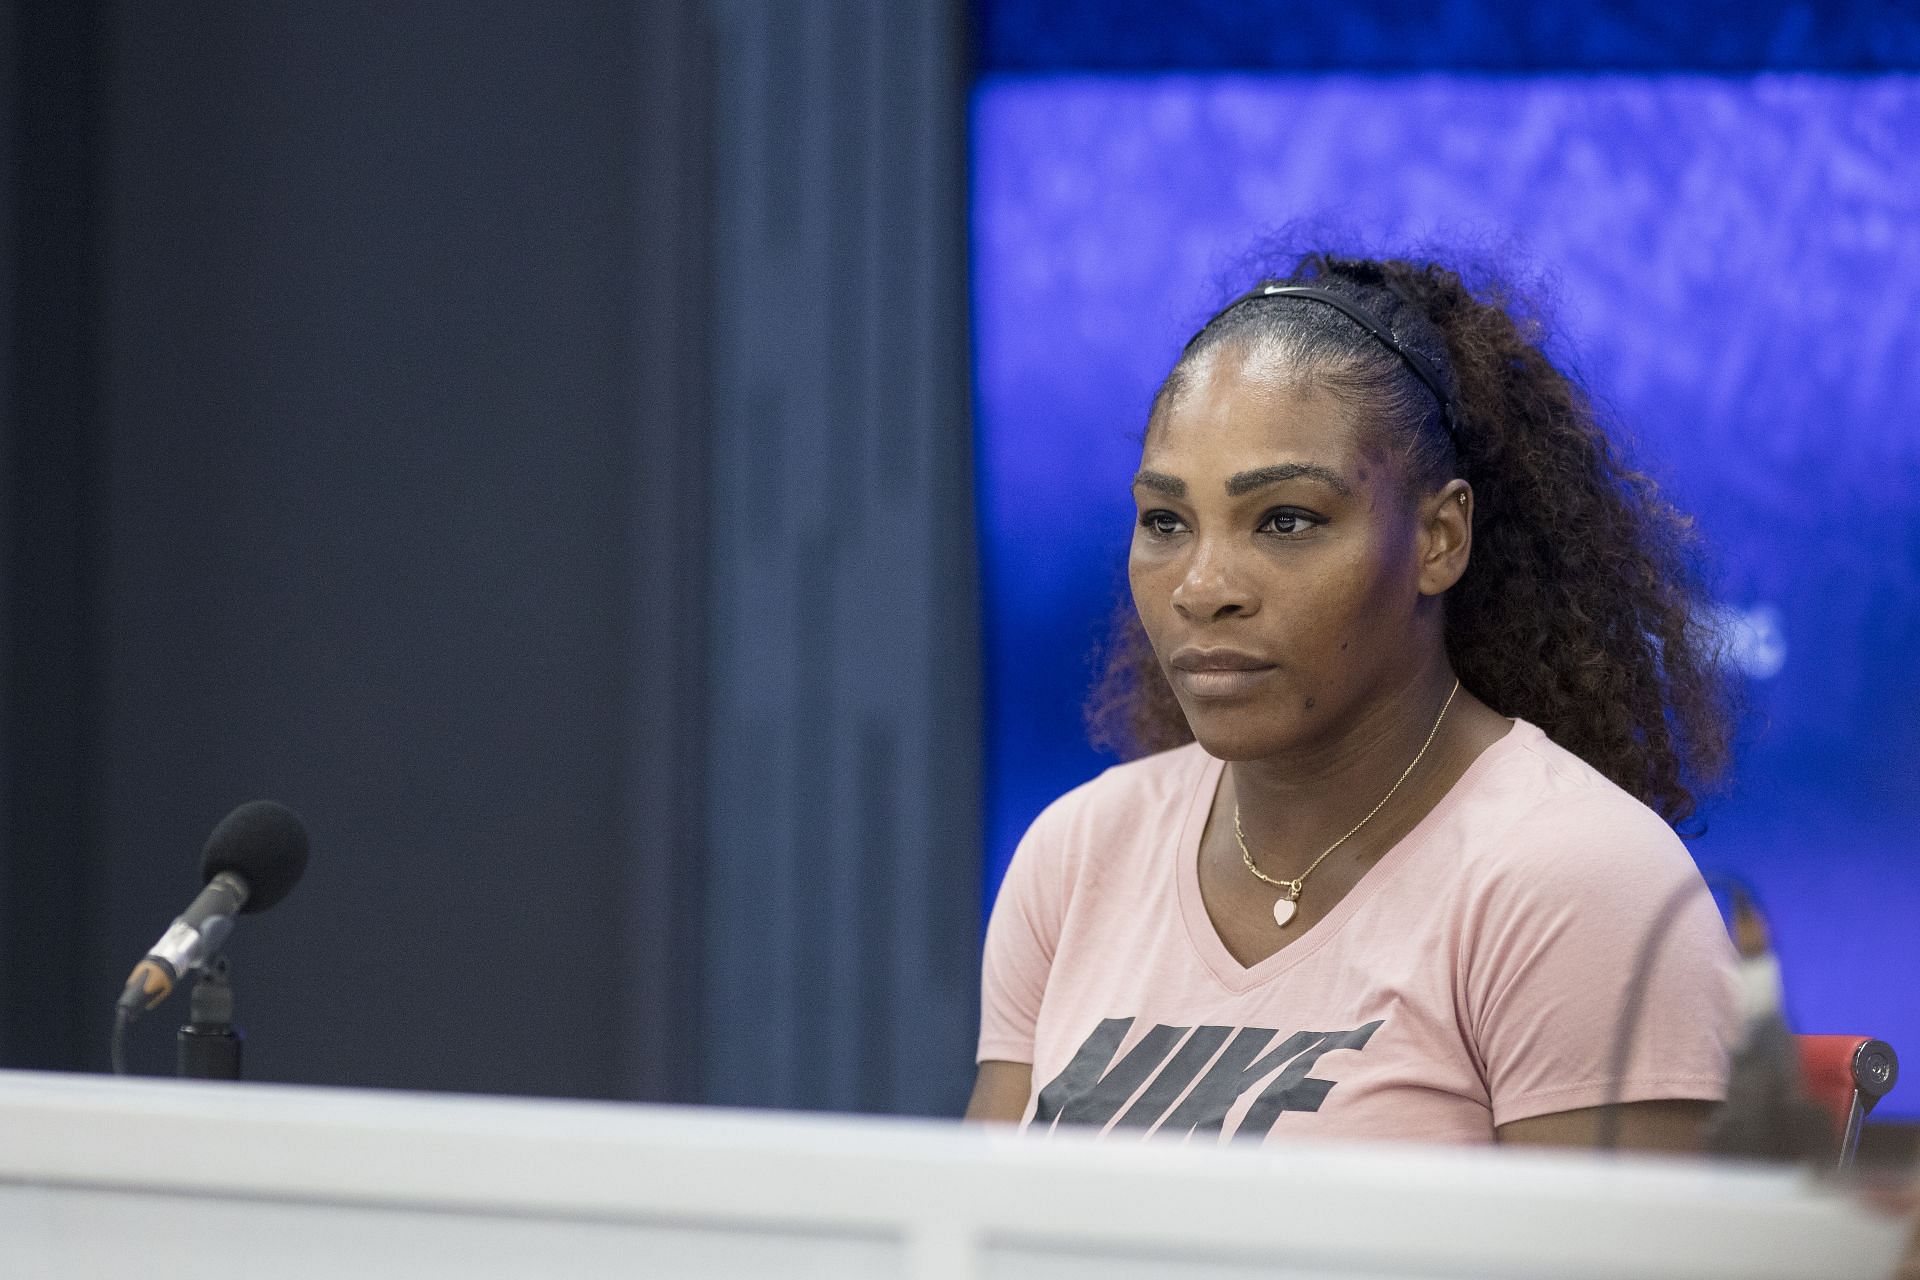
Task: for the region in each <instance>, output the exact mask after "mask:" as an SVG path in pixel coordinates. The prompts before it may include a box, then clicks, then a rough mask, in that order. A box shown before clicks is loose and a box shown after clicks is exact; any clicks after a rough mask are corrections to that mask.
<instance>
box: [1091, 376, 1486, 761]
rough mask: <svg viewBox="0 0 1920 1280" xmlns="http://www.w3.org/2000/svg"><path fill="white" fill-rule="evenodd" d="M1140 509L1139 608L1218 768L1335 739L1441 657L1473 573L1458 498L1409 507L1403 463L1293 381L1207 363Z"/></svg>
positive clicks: (1132, 576) (1185, 398)
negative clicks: (1456, 602) (1465, 580)
mask: <svg viewBox="0 0 1920 1280" xmlns="http://www.w3.org/2000/svg"><path fill="white" fill-rule="evenodd" d="M1456 485H1457V482H1456ZM1133 495H1134V500H1135V503H1136V506H1137V507H1138V512H1139V518H1138V520H1137V522H1136V523H1135V525H1134V530H1133V546H1132V551H1131V554H1130V555H1129V557H1128V562H1127V576H1128V580H1129V582H1130V583H1131V585H1132V588H1133V602H1134V607H1135V608H1136V609H1137V610H1138V611H1139V614H1140V620H1141V622H1142V624H1143V625H1144V626H1145V628H1146V632H1147V637H1148V638H1149V639H1150V640H1151V641H1152V642H1153V649H1154V653H1155V654H1156V655H1157V656H1158V657H1159V660H1160V665H1161V667H1162V669H1163V670H1165V672H1166V675H1167V679H1168V681H1169V682H1170V683H1171V684H1172V686H1173V691H1174V693H1175V695H1176V696H1177V697H1178V698H1179V700H1180V706H1181V708H1182V709H1183V710H1184V711H1185V712H1186V716H1187V722H1188V724H1189V725H1191V726H1192V728H1193V732H1194V736H1195V737H1196V738H1197V739H1199V741H1200V744H1201V746H1203V747H1204V748H1206V750H1207V751H1208V752H1209V753H1210V754H1212V755H1214V756H1216V757H1219V758H1222V759H1227V760H1251V759H1259V758H1262V757H1266V756H1271V755H1276V754H1280V753H1283V752H1287V751H1290V750H1295V749H1299V748H1303V747H1311V746H1313V745H1315V744H1316V743H1318V742H1320V741H1323V740H1330V739H1332V738H1334V737H1337V736H1338V735H1339V734H1340V733H1341V732H1342V731H1344V730H1345V729H1346V728H1347V727H1348V726H1350V725H1352V724H1354V723H1356V720H1357V718H1358V717H1359V716H1361V715H1363V714H1364V713H1365V712H1366V710H1367V709H1368V708H1369V707H1371V706H1373V705H1375V703H1376V702H1377V700H1378V699H1380V698H1382V697H1392V696H1393V695H1394V694H1395V693H1396V692H1397V691H1398V690H1399V689H1400V688H1401V687H1404V685H1406V684H1407V683H1408V682H1410V681H1411V680H1413V679H1415V678H1417V677H1418V676H1419V675H1420V674H1422V673H1423V672H1424V671H1425V670H1426V668H1427V664H1428V662H1429V660H1430V659H1431V658H1432V657H1433V656H1435V655H1437V653H1438V646H1440V645H1441V644H1442V638H1441V629H1440V617H1439V600H1438V596H1439V593H1440V592H1442V591H1444V590H1446V588H1447V587H1449V586H1451V585H1452V584H1453V581H1454V580H1455V579H1457V578H1458V577H1459V574H1460V571H1461V570H1463V569H1464V568H1465V563H1466V561H1465V548H1464V538H1465V536H1466V532H1465V525H1466V521H1465V518H1464V511H1462V512H1461V513H1458V514H1457V515H1456V514H1455V513H1450V512H1448V511H1447V510H1446V506H1447V504H1449V503H1453V502H1454V501H1455V498H1456V487H1455V485H1450V486H1448V488H1447V489H1446V490H1443V491H1441V492H1440V493H1438V494H1436V495H1433V496H1431V497H1428V498H1421V499H1417V498H1415V497H1414V496H1413V495H1412V494H1411V493H1410V490H1409V486H1408V481H1407V475H1406V470H1405V464H1404V462H1403V461H1402V460H1401V459H1400V458H1399V457H1398V456H1397V455H1395V454H1393V453H1390V452H1389V451H1388V450H1386V449H1384V448H1382V447H1380V446H1379V445H1378V444H1377V443H1375V442H1373V441H1371V440H1369V439H1368V438H1367V433H1365V432H1364V431H1363V430H1361V429H1359V427H1358V425H1357V424H1356V423H1355V421H1354V420H1353V416H1352V411H1351V410H1349V409H1348V408H1347V407H1346V406H1344V405H1342V404H1341V403H1340V402H1338V401H1336V400H1334V399H1333V398H1332V397H1330V396H1328V395H1327V394H1326V393H1325V392H1323V391H1318V390H1315V389H1313V388H1312V387H1311V386H1303V385H1302V384H1301V383H1300V382H1299V381H1298V380H1296V379H1291V378H1288V377H1287V376H1286V371H1285V370H1284V369H1275V368H1270V367H1264V366H1262V365H1258V364H1253V363H1249V362H1248V361H1247V360H1246V359H1245V358H1244V357H1243V355H1242V353H1240V352H1238V351H1236V350H1234V349H1231V348H1227V349H1222V350H1220V351H1218V352H1216V353H1214V354H1213V355H1212V356H1210V357H1203V358H1202V363H1201V364H1200V366H1199V367H1197V368H1196V369H1195V370H1193V376H1192V377H1191V378H1190V379H1189V380H1188V382H1187V384H1186V386H1185V387H1184V388H1183V389H1182V390H1181V391H1180V392H1179V394H1178V395H1176V396H1174V397H1172V398H1171V399H1170V401H1169V402H1168V403H1166V404H1164V405H1163V406H1162V409H1161V412H1160V415H1159V417H1158V418H1157V419H1156V420H1155V421H1154V423H1153V425H1152V427H1151V429H1150V430H1149V432H1148V436H1147V442H1146V448H1145V449H1144V451H1143V452H1142V455H1141V459H1140V473H1139V475H1138V476H1136V477H1135V479H1134V484H1133ZM1444 525H1453V526H1456V527H1455V528H1454V529H1453V530H1452V533H1451V535H1449V532H1448V530H1447V529H1446V528H1439V527H1437V526H1444ZM1436 533H1437V534H1438V540H1437V541H1436ZM1449 536H1452V537H1454V538H1455V539H1456V540H1458V541H1460V542H1461V543H1462V545H1460V546H1458V547H1449V546H1448V545H1447V541H1448V537H1449ZM1455 560H1457V562H1458V563H1457V566H1456V565H1454V564H1453V561H1455ZM1423 646H1432V648H1431V649H1423Z"/></svg>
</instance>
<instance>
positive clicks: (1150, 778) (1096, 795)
mask: <svg viewBox="0 0 1920 1280" xmlns="http://www.w3.org/2000/svg"><path fill="white" fill-rule="evenodd" d="M1215 763H1217V762H1215V761H1214V760H1213V758H1212V757H1211V756H1209V755H1207V754H1206V752H1204V751H1202V750H1201V749H1200V747H1199V746H1198V745H1197V744H1195V743H1188V744H1187V745H1185V746H1182V747H1175V748H1173V749H1172V750H1170V751H1161V752H1157V753H1155V754H1154V755H1150V756H1143V757H1141V758H1140V759H1138V760H1129V761H1127V762H1126V763H1124V764H1117V765H1114V766H1112V767H1111V768H1109V769H1107V770H1105V771H1103V772H1102V773H1100V774H1099V775H1098V776H1097V777H1094V778H1091V779H1089V780H1088V781H1086V782H1083V783H1081V784H1080V785H1079V786H1077V787H1075V788H1073V790H1071V791H1069V792H1067V793H1066V794H1065V795H1062V796H1061V797H1060V798H1059V799H1057V800H1055V801H1054V802H1053V803H1051V804H1049V805H1048V806H1047V807H1046V808H1045V809H1043V810H1042V811H1041V812H1040V816H1039V817H1037V818H1035V819H1034V820H1033V825H1032V826H1031V827H1029V828H1028V830H1027V838H1026V840H1025V841H1023V842H1022V843H1023V844H1024V845H1032V846H1035V847H1036V849H1044V850H1046V851H1048V852H1049V854H1050V855H1051V856H1053V857H1061V858H1066V859H1068V860H1073V859H1074V857H1075V855H1077V854H1078V853H1079V852H1080V851H1082V850H1084V849H1087V848H1090V847H1097V848H1101V849H1103V850H1105V849H1111V848H1113V847H1114V846H1115V845H1118V844H1125V843H1140V842H1142V841H1143V840H1144V841H1145V842H1148V843H1152V842H1156V841H1157V840H1158V839H1159V838H1160V837H1161V836H1163V835H1166V834H1169V833H1172V832H1174V831H1177V830H1178V828H1179V826H1180V824H1181V822H1182V821H1183V819H1184V818H1185V816H1186V812H1187V809H1188V808H1189V807H1190V806H1191V804H1192V802H1193V798H1194V795H1195V793H1196V790H1197V788H1198V787H1199V784H1200V782H1201V780H1202V778H1203V777H1204V776H1205V774H1206V771H1207V770H1208V768H1209V767H1210V766H1212V765H1214V764H1215Z"/></svg>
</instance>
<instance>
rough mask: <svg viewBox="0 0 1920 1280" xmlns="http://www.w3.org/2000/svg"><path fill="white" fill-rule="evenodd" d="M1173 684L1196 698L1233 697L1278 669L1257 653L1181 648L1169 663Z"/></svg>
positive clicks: (1249, 688) (1246, 690)
mask: <svg viewBox="0 0 1920 1280" xmlns="http://www.w3.org/2000/svg"><path fill="white" fill-rule="evenodd" d="M1167 666H1168V667H1169V668H1170V669H1171V673H1172V676H1173V682H1174V684H1175V685H1176V686H1178V687H1179V688H1181V689H1182V690H1184V691H1186V692H1187V693H1189V694H1191V695H1193V696H1194V697H1196V698H1232V697H1237V696H1239V695H1240V694H1243V693H1246V692H1248V691H1249V690H1251V689H1253V688H1254V687H1255V686H1256V685H1258V684H1259V683H1260V682H1261V681H1263V680H1265V679H1266V678H1267V677H1268V676H1270V675H1272V674H1273V673H1274V672H1275V671H1277V670H1279V667H1278V665H1277V664H1275V663H1272V662H1268V661H1266V660H1264V659H1262V658H1260V657H1257V656H1256V655H1254V654H1250V653H1240V652H1237V651H1234V650H1227V649H1182V650H1180V651H1179V652H1178V653H1176V654H1174V655H1173V657H1172V658H1171V659H1169V660H1168V662H1167Z"/></svg>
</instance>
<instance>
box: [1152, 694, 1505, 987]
mask: <svg viewBox="0 0 1920 1280" xmlns="http://www.w3.org/2000/svg"><path fill="white" fill-rule="evenodd" d="M1525 723H1526V722H1525V721H1523V720H1519V719H1515V721H1514V722H1513V727H1512V728H1510V729H1509V730H1507V732H1506V733H1505V734H1503V735H1501V736H1500V737H1499V738H1498V739H1497V740H1495V741H1493V742H1491V743H1489V744H1488V745H1487V747H1486V749H1485V750H1484V751H1482V752H1481V753H1480V754H1479V755H1478V756H1476V757H1474V760H1473V763H1471V764H1469V765H1468V766H1467V768H1466V770H1465V772H1463V773H1462V774H1461V775H1460V777H1459V778H1458V779H1456V780H1455V781H1454V784H1453V786H1451V787H1449V788H1448V789H1447V793H1446V794H1445V795H1444V796H1441V797H1440V802H1439V803H1438V804H1436V805H1434V806H1433V808H1431V809H1429V810H1427V813H1426V816H1424V817H1422V818H1421V819H1420V821H1419V822H1417V823H1415V824H1414V826H1413V829H1412V830H1411V831H1409V832H1407V834H1406V835H1404V836H1402V837H1401V838H1400V839H1399V841H1398V842H1397V843H1396V844H1394V846H1393V847H1392V848H1391V849H1388V850H1387V851H1386V852H1385V853H1383V854H1381V855H1380V857H1379V858H1378V859H1377V860H1376V861H1375V862H1374V864H1373V865H1372V866H1370V867H1368V868H1367V869H1366V870H1365V871H1363V872H1362V873H1361V874H1360V879H1359V880H1358V881H1357V882H1356V883H1355V884H1354V886H1353V888H1351V889H1349V890H1348V891H1347V896H1346V897H1344V898H1342V899H1340V901H1339V902H1338V903H1336V904H1335V905H1334V908H1333V910H1332V911H1329V912H1328V913H1327V914H1326V915H1325V916H1323V917H1321V918H1320V919H1319V920H1317V921H1315V922H1314V923H1313V924H1312V925H1310V926H1308V928H1307V931H1306V932H1305V933H1303V934H1301V935H1300V936H1299V938H1297V939H1295V940H1294V941H1293V942H1290V943H1288V944H1287V945H1286V946H1284V947H1282V948H1280V949H1279V950H1278V951H1276V952H1274V953H1273V954H1272V955H1270V956H1268V957H1267V958H1266V959H1264V960H1259V961H1256V962H1255V963H1253V964H1251V965H1243V964H1241V963H1240V962H1239V961H1238V960H1236V959H1234V956H1233V953H1232V952H1231V951H1229V950H1227V944H1226V943H1225V942H1223V941H1221V939H1220V931H1219V930H1218V929H1216V928H1214V925H1213V919H1212V917H1211V916H1209V915H1208V914H1207V904H1206V901H1205V900H1204V899H1203V898H1202V897H1201V896H1200V837H1201V836H1202V835H1203V834H1205V832H1206V829H1207V817H1208V815H1209V814H1210V813H1211V812H1212V810H1213V801H1214V797H1215V796H1216V795H1217V794H1218V793H1219V790H1220V775H1221V773H1222V772H1223V771H1224V770H1225V769H1226V762H1225V761H1224V760H1216V759H1214V758H1213V757H1212V756H1209V755H1205V754H1204V753H1203V755H1202V757H1201V758H1202V761H1203V763H1202V764H1201V767H1200V768H1199V770H1198V774H1199V776H1198V778H1197V779H1196V780H1195V783H1194V787H1193V793H1192V795H1191V796H1190V797H1189V798H1188V801H1187V812H1186V817H1185V819H1184V820H1183V821H1182V823H1181V826H1180V842H1179V848H1178V851H1177V853H1176V855H1175V858H1174V879H1175V881H1176V882H1177V892H1178V894H1179V898H1180V914H1181V917H1182V918H1183V919H1184V921H1185V922H1186V927H1187V937H1188V940H1189V941H1191V942H1192V943H1193V949H1194V951H1195V952H1197V953H1198V954H1199V957H1200V960H1201V963H1203V964H1204V965H1205V966H1206V967H1207V971H1208V972H1209V973H1211V974H1212V975H1213V977H1214V978H1215V980H1217V981H1218V982H1219V983H1220V985H1221V986H1223V987H1225V988H1226V989H1227V990H1228V991H1231V992H1234V993H1235V994H1239V993H1240V992H1244V991H1251V990H1253V988H1255V987H1257V986H1260V985H1261V984H1262V983H1265V982H1269V981H1271V980H1273V979H1274V978H1276V977H1278V976H1279V975H1280V974H1282V973H1285V972H1286V971H1287V970H1288V969H1291V968H1292V967H1293V966H1294V965H1296V964H1299V963H1300V962H1301V961H1303V960H1305V959H1307V957H1309V956H1311V955H1312V954H1313V953H1314V952H1315V951H1318V950H1319V949H1320V948H1321V947H1323V946H1325V945H1326V944H1327V941H1328V940H1329V939H1330V938H1332V937H1333V936H1334V935H1335V934H1336V933H1338V932H1339V931H1340V928H1341V926H1342V925H1344V924H1346V922H1347V921H1348V920H1349V919H1351V918H1352V917H1353V915H1354V914H1355V913H1356V912H1358V911H1359V910H1360V908H1361V907H1363V906H1365V905H1366V903H1367V901H1368V899H1370V898H1372V897H1373V896H1374V894H1376V893H1378V892H1379V891H1380V887H1381V886H1382V885H1383V884H1385V883H1386V882H1387V881H1388V880H1390V879H1392V878H1393V875H1394V873H1395V871H1396V870H1397V869H1398V868H1399V867H1400V865H1401V864H1402V863H1404V862H1406V861H1407V860H1408V859H1409V858H1411V857H1412V856H1413V855H1414V854H1415V853H1416V852H1417V851H1418V850H1419V848H1420V847H1421V846H1422V845H1423V844H1425V843H1426V841H1427V838H1428V837H1429V836H1430V835H1431V834H1432V833H1433V830H1434V828H1435V827H1437V826H1439V825H1440V823H1441V822H1443V821H1445V819H1446V815H1447V814H1448V813H1450V812H1451V811H1452V810H1453V809H1454V808H1455V807H1456V806H1457V805H1458V804H1459V802H1460V798H1461V797H1462V796H1463V795H1465V794H1466V792H1467V790H1468V789H1469V786H1470V785H1471V784H1472V782H1473V781H1474V779H1475V777H1476V776H1477V775H1478V774H1479V773H1480V772H1481V771H1482V770H1483V769H1484V768H1485V767H1486V765H1487V762H1488V761H1489V760H1491V759H1493V758H1494V757H1496V756H1499V755H1504V754H1505V753H1506V751H1507V750H1508V749H1509V748H1510V744H1512V743H1514V742H1516V741H1518V740H1519V738H1520V737H1521V736H1522V735H1521V734H1520V729H1521V726H1522V725H1524V724H1525Z"/></svg>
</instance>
